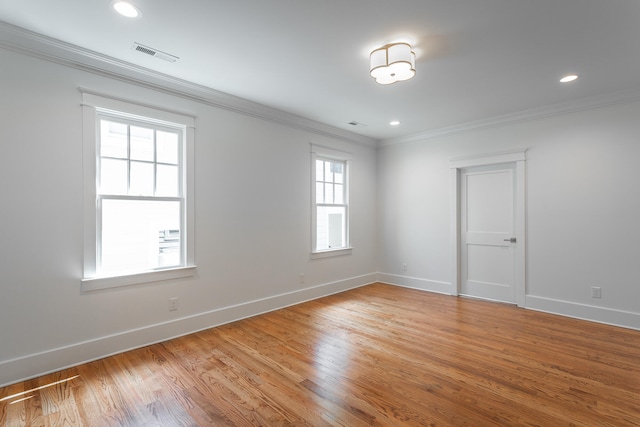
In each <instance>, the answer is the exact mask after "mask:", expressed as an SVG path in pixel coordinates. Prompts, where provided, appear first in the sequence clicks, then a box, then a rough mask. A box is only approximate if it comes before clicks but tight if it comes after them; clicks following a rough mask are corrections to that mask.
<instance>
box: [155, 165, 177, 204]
mask: <svg viewBox="0 0 640 427" xmlns="http://www.w3.org/2000/svg"><path fill="white" fill-rule="evenodd" d="M157 168H158V172H157V173H158V175H157V176H156V196H171V197H178V196H179V194H178V183H179V179H178V167H177V166H167V165H158V166H157Z"/></svg>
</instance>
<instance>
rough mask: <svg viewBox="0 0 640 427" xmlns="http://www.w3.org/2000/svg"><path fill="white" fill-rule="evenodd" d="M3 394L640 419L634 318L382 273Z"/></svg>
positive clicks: (63, 412) (228, 414)
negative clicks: (561, 312)
mask: <svg viewBox="0 0 640 427" xmlns="http://www.w3.org/2000/svg"><path fill="white" fill-rule="evenodd" d="M75 376H77V378H74V377H75ZM67 378H73V379H71V380H69V381H64V380H65V379H67ZM60 381H61V382H60ZM57 382H59V383H57ZM48 384H55V385H52V386H49V387H47V385H48ZM22 392H27V393H24V394H21V393H22ZM12 395H15V397H13V398H11V399H5V400H2V401H0V427H4V426H12V427H13V426H16V427H21V426H63V425H64V426H90V427H102V426H109V427H110V426H285V425H296V426H298V425H300V426H303V425H307V426H348V427H353V426H385V427H386V426H389V427H392V426H393V427H397V426H496V425H498V426H554V427H555V426H589V427H591V426H616V427H618V426H640V331H634V330H630V329H624V328H617V327H612V326H607V325H601V324H595V323H591V322H586V321H580V320H576V319H569V318H565V317H560V316H553V315H549V314H544V313H538V312H535V311H530V310H524V309H518V308H516V307H513V306H510V305H505V304H497V303H490V302H485V301H475V300H470V299H463V298H456V297H451V296H445V295H438V294H432V293H426V292H421V291H417V290H412V289H404V288H399V287H394V286H389V285H383V284H375V285H370V286H366V287H363V288H359V289H355V290H352V291H348V292H344V293H341V294H337V295H333V296H330V297H327V298H322V299H319V300H315V301H310V302H307V303H304V304H300V305H296V306H293V307H289V308H286V309H282V310H278V311H275V312H271V313H267V314H264V315H261V316H256V317H253V318H249V319H245V320H242V321H239V322H235V323H232V324H229V325H224V326H220V327H218V328H213V329H210V330H206V331H201V332H198V333H195V334H191V335H189V336H185V337H182V338H178V339H175V340H171V341H167V342H164V343H160V344H156V345H152V346H148V347H145V348H142V349H138V350H134V351H130V352H127V353H123V354H120V355H116V356H113V357H109V358H105V359H102V360H98V361H96V362H92V363H88V364H85V365H81V366H78V367H74V368H71V369H67V370H64V371H61V372H57V373H54V374H50V375H46V376H43V377H41V378H37V379H34V380H30V381H25V382H24V383H20V384H14V385H11V386H8V387H5V388H3V389H1V388H0V399H3V398H5V397H7V396H12Z"/></svg>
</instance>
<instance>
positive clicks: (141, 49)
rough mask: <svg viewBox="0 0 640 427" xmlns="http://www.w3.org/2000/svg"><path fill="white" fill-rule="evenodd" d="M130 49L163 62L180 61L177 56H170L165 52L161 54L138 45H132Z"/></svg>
mask: <svg viewBox="0 0 640 427" xmlns="http://www.w3.org/2000/svg"><path fill="white" fill-rule="evenodd" d="M131 48H132V49H133V50H136V51H138V52H142V53H144V54H146V55H149V56H153V57H154V58H158V59H162V60H163V61H167V62H176V61H177V60H178V59H180V58H178V57H177V56H174V55H170V54H168V53H165V52H161V51H159V50H157V49H154V48H151V47H149V46H145V45H142V44H140V43H134V44H133V46H131Z"/></svg>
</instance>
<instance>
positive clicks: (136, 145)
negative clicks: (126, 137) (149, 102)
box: [131, 126, 154, 162]
mask: <svg viewBox="0 0 640 427" xmlns="http://www.w3.org/2000/svg"><path fill="white" fill-rule="evenodd" d="M153 157H154V153H153V129H147V128H141V127H137V126H131V159H133V160H148V161H151V162H152V161H153Z"/></svg>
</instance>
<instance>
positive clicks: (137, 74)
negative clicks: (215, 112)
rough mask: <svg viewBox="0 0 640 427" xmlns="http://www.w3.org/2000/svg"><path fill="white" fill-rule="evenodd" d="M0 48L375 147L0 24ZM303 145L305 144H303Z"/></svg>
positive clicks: (307, 121) (361, 138)
mask: <svg viewBox="0 0 640 427" xmlns="http://www.w3.org/2000/svg"><path fill="white" fill-rule="evenodd" d="M0 47H2V48H4V49H7V50H10V51H13V52H17V53H21V54H25V55H28V56H31V57H35V58H38V59H42V60H45V61H49V62H53V63H57V64H60V65H65V66H69V67H72V68H75V69H79V70H82V71H87V72H90V73H93V74H98V75H101V76H105V77H108V78H112V79H116V80H120V81H123V82H126V83H130V84H134V85H136V86H141V87H145V88H148V89H152V90H155V91H159V92H162V93H166V94H169V95H173V96H179V97H181V98H185V99H189V100H191V101H195V102H198V103H201V104H205V105H208V106H212V107H216V108H221V109H224V110H227V111H233V112H235V113H238V114H242V115H245V116H249V117H253V118H258V119H262V120H266V121H269V122H273V123H277V124H280V125H283V126H287V127H290V128H294V129H298V130H303V131H307V132H311V133H315V134H318V135H322V136H326V137H331V138H338V139H341V140H344V141H348V142H353V143H356V144H360V145H364V146H368V147H374V148H375V147H376V146H377V140H375V139H373V138H369V137H366V136H363V135H358V134H355V133H352V132H349V131H346V130H343V129H338V128H335V127H333V126H329V125H326V124H323V123H319V122H316V121H313V120H310V119H307V118H304V117H301V116H297V115H295V114H292V113H288V112H285V111H282V110H278V109H275V108H272V107H268V106H265V105H262V104H259V103H256V102H253V101H249V100H247V99H244V98H240V97H236V96H233V95H230V94H227V93H224V92H220V91H217V90H215V89H212V88H210V87H207V86H203V85H199V84H196V83H193V82H189V81H187V80H183V79H180V78H177V77H173V76H170V75H167V74H163V73H160V72H157V71H154V70H151V69H148V68H144V67H141V66H138V65H135V64H131V63H129V62H126V61H121V60H119V59H116V58H113V57H110V56H107V55H103V54H101V53H98V52H95V51H92V50H89V49H85V48H82V47H79V46H76V45H73V44H70V43H66V42H63V41H61V40H57V39H54V38H51V37H47V36H44V35H42V34H38V33H35V32H33V31H29V30H26V29H24V28H21V27H17V26H14V25H11V24H9V23H6V22H3V21H0ZM305 142H306V141H305Z"/></svg>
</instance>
